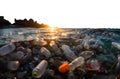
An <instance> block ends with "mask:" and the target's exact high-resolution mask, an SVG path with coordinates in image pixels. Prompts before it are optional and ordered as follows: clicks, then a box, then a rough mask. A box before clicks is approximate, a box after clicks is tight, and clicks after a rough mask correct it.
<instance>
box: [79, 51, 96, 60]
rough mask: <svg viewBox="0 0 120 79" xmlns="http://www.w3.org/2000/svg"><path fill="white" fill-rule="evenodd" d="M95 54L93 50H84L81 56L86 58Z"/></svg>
mask: <svg viewBox="0 0 120 79" xmlns="http://www.w3.org/2000/svg"><path fill="white" fill-rule="evenodd" d="M93 55H94V52H93V51H83V52H81V53H80V56H82V57H84V58H85V59H88V58H90V57H91V56H93Z"/></svg>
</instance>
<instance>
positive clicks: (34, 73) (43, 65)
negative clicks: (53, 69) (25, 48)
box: [32, 60, 48, 78]
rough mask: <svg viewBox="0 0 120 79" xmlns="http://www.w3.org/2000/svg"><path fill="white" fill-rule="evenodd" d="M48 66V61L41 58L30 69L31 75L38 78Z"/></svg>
mask: <svg viewBox="0 0 120 79" xmlns="http://www.w3.org/2000/svg"><path fill="white" fill-rule="evenodd" d="M47 66H48V62H47V61H46V60H42V61H41V62H40V63H39V64H38V65H37V66H36V67H35V68H34V69H33V71H32V76H33V77H35V78H40V77H41V76H42V75H43V74H44V73H45V71H46V68H47Z"/></svg>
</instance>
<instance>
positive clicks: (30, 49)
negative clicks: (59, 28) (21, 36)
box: [0, 34, 120, 79]
mask: <svg viewBox="0 0 120 79" xmlns="http://www.w3.org/2000/svg"><path fill="white" fill-rule="evenodd" d="M96 35H97V34H96ZM96 35H93V36H89V35H87V34H86V35H84V34H78V35H76V36H77V38H76V36H75V37H74V38H71V39H72V40H68V41H67V42H65V41H64V39H63V40H47V39H43V38H42V39H39V40H32V41H21V42H15V43H10V44H6V45H3V46H1V47H0V79H37V78H38V79H88V78H89V79H98V78H97V77H98V76H96V75H113V76H112V77H113V79H114V78H115V77H119V74H120V43H118V42H116V41H114V40H107V39H104V38H103V39H98V38H97V37H96ZM105 78H107V77H105ZM101 79H102V78H101ZM108 79H110V78H108Z"/></svg>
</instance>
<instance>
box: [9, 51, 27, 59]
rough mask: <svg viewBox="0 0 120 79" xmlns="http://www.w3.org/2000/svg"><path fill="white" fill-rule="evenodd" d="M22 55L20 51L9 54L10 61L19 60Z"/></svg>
mask: <svg viewBox="0 0 120 79" xmlns="http://www.w3.org/2000/svg"><path fill="white" fill-rule="evenodd" d="M24 55H25V54H24V53H23V52H22V51H17V52H16V53H13V54H10V59H13V60H20V59H21V58H22V57H24Z"/></svg>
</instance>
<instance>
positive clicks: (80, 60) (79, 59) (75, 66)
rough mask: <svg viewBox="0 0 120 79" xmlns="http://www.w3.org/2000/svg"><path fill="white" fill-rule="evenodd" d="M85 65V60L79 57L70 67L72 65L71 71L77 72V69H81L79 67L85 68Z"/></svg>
mask: <svg viewBox="0 0 120 79" xmlns="http://www.w3.org/2000/svg"><path fill="white" fill-rule="evenodd" d="M84 63H85V59H84V58H83V57H81V56H80V57H78V58H76V59H74V60H73V61H72V62H71V63H70V64H69V65H70V70H72V71H73V70H75V68H77V67H79V66H83V65H84Z"/></svg>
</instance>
